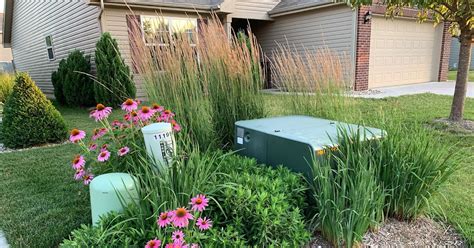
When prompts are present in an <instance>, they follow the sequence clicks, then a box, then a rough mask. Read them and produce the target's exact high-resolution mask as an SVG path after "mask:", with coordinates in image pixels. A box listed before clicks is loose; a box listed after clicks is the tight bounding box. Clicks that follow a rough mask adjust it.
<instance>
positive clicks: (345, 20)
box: [254, 5, 355, 70]
mask: <svg viewBox="0 0 474 248" xmlns="http://www.w3.org/2000/svg"><path fill="white" fill-rule="evenodd" d="M354 18H355V12H354V11H352V10H351V9H350V8H349V7H347V6H345V5H338V6H333V7H326V8H321V9H317V10H311V11H305V12H301V13H297V14H291V15H285V16H280V17H275V18H274V19H275V20H274V21H271V22H268V23H265V24H262V25H258V26H257V27H256V28H254V32H255V34H256V36H257V39H258V41H259V42H260V45H261V46H262V50H263V51H264V53H265V54H266V55H267V56H271V54H272V51H274V50H275V49H277V48H278V44H286V43H287V42H288V44H290V45H295V46H296V47H297V48H298V49H299V51H300V52H302V50H303V49H302V48H303V47H304V48H305V49H307V50H314V49H316V48H318V47H322V46H327V47H329V48H330V49H331V50H333V51H335V52H338V53H340V54H343V55H344V56H345V57H346V58H347V59H348V60H350V62H351V63H352V62H353V59H354V54H355V50H354V45H355V19H354ZM351 70H352V68H351Z"/></svg>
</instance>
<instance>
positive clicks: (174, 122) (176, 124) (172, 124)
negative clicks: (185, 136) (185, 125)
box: [171, 120, 181, 132]
mask: <svg viewBox="0 0 474 248" xmlns="http://www.w3.org/2000/svg"><path fill="white" fill-rule="evenodd" d="M171 126H172V127H173V130H174V131H175V132H179V131H181V126H180V125H179V124H178V123H177V122H176V121H175V120H171Z"/></svg>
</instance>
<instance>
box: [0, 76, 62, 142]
mask: <svg viewBox="0 0 474 248" xmlns="http://www.w3.org/2000/svg"><path fill="white" fill-rule="evenodd" d="M66 135H67V130H66V124H65V123H64V120H63V118H62V116H61V114H60V113H59V112H58V111H57V110H56V108H54V106H53V105H52V104H51V102H50V101H49V100H48V99H47V98H46V96H45V95H44V94H43V93H42V92H41V90H40V89H39V88H38V87H37V86H36V85H35V83H34V82H33V80H31V78H30V77H29V76H28V74H27V73H18V74H17V75H16V78H15V86H13V92H12V93H11V95H10V97H9V98H8V99H7V102H6V103H5V107H4V112H3V123H2V126H1V133H0V138H1V141H2V142H3V143H4V144H5V146H7V147H10V148H22V147H29V146H34V145H38V144H44V143H54V142H59V141H62V140H64V139H65V138H66Z"/></svg>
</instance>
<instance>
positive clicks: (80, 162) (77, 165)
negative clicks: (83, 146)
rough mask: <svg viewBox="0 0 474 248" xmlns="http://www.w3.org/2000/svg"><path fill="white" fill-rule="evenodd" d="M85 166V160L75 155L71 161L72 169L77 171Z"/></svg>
mask: <svg viewBox="0 0 474 248" xmlns="http://www.w3.org/2000/svg"><path fill="white" fill-rule="evenodd" d="M85 164H86V160H85V159H84V156H82V155H76V156H75V157H74V159H73V160H72V168H73V169H75V170H79V169H81V168H83V167H84V165H85Z"/></svg>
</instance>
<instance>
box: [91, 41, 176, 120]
mask: <svg viewBox="0 0 474 248" xmlns="http://www.w3.org/2000/svg"><path fill="white" fill-rule="evenodd" d="M95 63H96V67H97V82H96V83H95V84H94V92H95V100H96V102H99V103H102V104H105V105H108V106H113V107H116V106H118V105H120V104H122V102H124V100H125V99H127V98H135V93H136V92H135V91H136V89H135V84H134V82H133V79H132V75H131V73H130V68H129V67H128V66H127V65H126V64H125V62H124V60H123V59H122V57H121V55H120V51H119V48H118V44H117V40H115V39H113V38H112V36H110V34H109V33H103V34H102V36H101V37H100V39H99V41H98V42H97V44H96V51H95ZM180 114H181V113H180Z"/></svg>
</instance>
